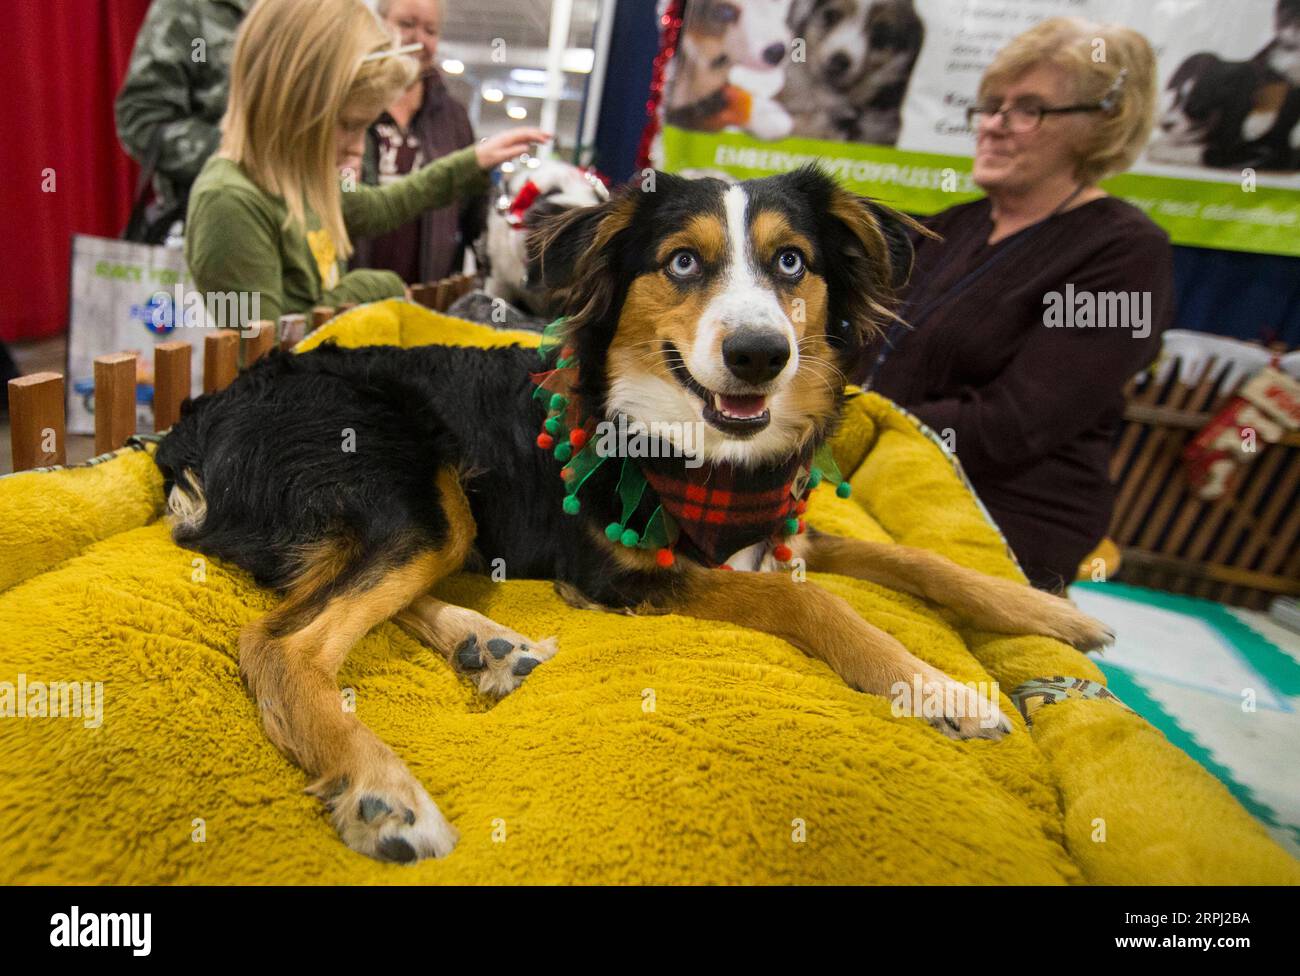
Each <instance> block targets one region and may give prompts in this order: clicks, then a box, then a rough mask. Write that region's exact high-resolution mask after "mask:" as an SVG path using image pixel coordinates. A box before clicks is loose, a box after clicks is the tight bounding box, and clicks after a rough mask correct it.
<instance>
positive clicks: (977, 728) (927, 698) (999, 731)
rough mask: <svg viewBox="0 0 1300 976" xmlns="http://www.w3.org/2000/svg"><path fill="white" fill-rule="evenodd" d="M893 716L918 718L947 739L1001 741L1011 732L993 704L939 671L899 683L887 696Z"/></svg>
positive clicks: (1005, 718) (970, 688)
mask: <svg viewBox="0 0 1300 976" xmlns="http://www.w3.org/2000/svg"><path fill="white" fill-rule="evenodd" d="M891 701H892V705H893V710H894V714H895V715H897V716H909V717H912V718H919V719H922V720H924V721H926V722H928V723H929V724H930V725H932V726H934V727H935V728H936V729H938V730H939V731H940V732H942V733H943V734H944V735H946V736H947V737H948V738H950V739H993V740H995V741H996V740H997V739H1001V738H1002V737H1003V736H1004V735H1009V734H1010V733H1011V730H1012V727H1011V721H1010V719H1008V718H1007V717H1006V716H1005V715H1003V714H1002V710H1001V709H1000V708H998V705H997V702H994V701H990V700H989V699H987V698H985V697H984V696H983V695H981V694H980V693H979V692H978V691H977V690H976V689H975V688H972V687H969V686H967V685H963V684H961V683H959V682H957V681H954V680H953V679H952V678H949V677H948V676H947V675H946V674H944V673H943V672H942V671H934V672H931V673H929V674H924V675H922V676H921V677H920V680H919V681H917V680H914V681H912V682H910V683H909V682H899V683H898V684H896V685H895V686H894V689H893V693H892V695H891Z"/></svg>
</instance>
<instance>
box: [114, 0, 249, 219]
mask: <svg viewBox="0 0 1300 976" xmlns="http://www.w3.org/2000/svg"><path fill="white" fill-rule="evenodd" d="M252 4H253V0H154V2H153V3H152V4H151V5H150V7H149V12H148V14H146V15H145V19H144V23H143V24H141V26H140V33H139V34H138V35H136V39H135V48H134V49H133V50H132V52H131V62H130V66H129V67H128V68H127V73H126V78H125V80H124V81H123V82H122V90H121V91H119V92H118V94H117V102H116V104H115V110H116V117H117V135H118V138H119V139H121V141H122V145H123V147H124V148H125V149H126V151H127V152H128V153H130V154H131V156H132V157H133V158H135V159H136V160H137V161H138V162H140V163H141V164H142V165H146V166H147V165H148V161H149V159H150V157H151V155H153V154H155V153H156V154H157V159H156V163H155V164H154V166H155V169H154V177H153V185H154V201H153V203H152V204H151V205H150V206H149V208H148V209H147V210H146V212H145V230H144V237H145V239H147V240H150V241H155V242H157V241H160V240H161V239H162V238H163V236H164V235H166V233H167V230H168V228H169V227H170V226H171V225H172V223H173V222H174V221H176V220H184V218H185V203H186V199H187V198H188V196H189V188H190V184H192V183H193V182H194V179H195V177H197V176H198V173H199V170H200V169H202V168H203V164H204V163H205V162H207V159H208V157H209V156H211V155H212V154H213V153H214V152H216V150H217V146H218V144H219V143H220V141H221V131H220V123H221V117H222V115H224V114H225V111H226V96H227V94H228V93H229V89H230V56H231V53H232V51H233V49H234V44H235V32H236V30H237V29H238V28H239V23H240V21H241V20H243V18H244V15H245V14H246V13H247V12H248V9H249V7H251V6H252Z"/></svg>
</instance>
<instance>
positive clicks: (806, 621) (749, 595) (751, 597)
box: [666, 567, 1011, 739]
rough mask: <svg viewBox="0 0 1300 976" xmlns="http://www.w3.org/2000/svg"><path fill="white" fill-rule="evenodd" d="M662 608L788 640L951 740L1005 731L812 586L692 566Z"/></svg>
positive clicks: (995, 718) (962, 691) (966, 691)
mask: <svg viewBox="0 0 1300 976" xmlns="http://www.w3.org/2000/svg"><path fill="white" fill-rule="evenodd" d="M666 609H670V610H671V611H672V612H674V613H681V614H686V615H687V616H691V617H700V618H703V619H706V620H721V621H726V622H727V623H733V624H739V625H741V626H743V627H752V628H753V629H755V630H761V631H764V632H765V633H768V634H772V635H774V636H776V637H780V638H782V639H784V640H786V641H789V642H790V643H791V644H793V645H794V646H795V647H797V648H799V649H800V650H801V651H803V652H804V653H806V654H808V655H810V656H812V657H815V658H818V659H820V660H822V661H825V662H826V663H827V664H828V665H830V667H831V669H832V670H834V671H835V673H836V674H838V675H839V676H840V677H841V678H843V679H844V681H845V682H846V683H847V684H848V685H849V686H850V687H852V688H856V689H857V690H859V691H864V692H868V693H870V694H874V695H882V696H884V697H886V698H889V699H890V700H891V701H894V702H895V703H897V704H899V705H900V707H902V708H903V709H904V711H905V712H906V713H907V714H910V715H914V716H916V717H918V718H924V719H926V720H927V721H928V722H930V724H931V725H933V726H935V727H936V728H937V729H939V731H941V732H943V733H944V734H945V735H947V736H949V737H951V738H957V739H969V738H976V737H978V738H987V739H998V738H1001V737H1002V735H1003V734H1004V733H1006V732H1010V731H1011V723H1010V722H1008V721H1007V719H1006V718H1005V717H1004V716H1003V715H1002V714H1001V713H1000V711H999V710H998V707H997V704H996V702H989V701H987V700H985V699H984V698H981V697H980V696H979V695H978V694H977V693H976V692H975V690H974V689H973V688H968V687H967V686H965V685H962V684H958V683H957V682H956V681H954V680H953V679H952V678H949V677H948V676H947V675H946V674H944V673H943V672H942V671H940V670H939V669H938V668H934V667H931V666H930V665H928V664H926V663H925V662H924V661H922V660H920V659H919V658H917V657H915V656H913V655H912V654H911V653H909V652H908V650H907V648H905V647H903V645H902V644H901V643H899V642H898V640H897V639H896V638H894V637H892V636H891V635H889V634H887V633H885V632H884V631H883V630H880V629H879V628H877V627H873V626H871V625H870V624H869V623H867V622H866V621H865V620H863V619H862V617H861V616H859V615H858V613H857V612H856V611H854V609H853V608H852V607H851V606H849V604H848V603H846V602H845V601H844V600H842V599H840V598H839V597H838V596H836V595H835V594H833V593H831V592H829V591H827V590H824V589H822V588H821V587H819V586H817V585H816V584H815V583H809V582H796V581H795V580H794V579H793V578H792V577H791V576H788V575H786V574H784V573H742V572H724V571H718V570H706V569H699V568H694V567H693V568H691V569H689V570H688V571H687V572H686V573H685V576H684V579H683V585H682V586H681V587H679V588H678V589H677V590H676V593H675V599H674V601H673V604H672V605H671V606H670V607H668V608H666ZM918 692H919V693H920V698H919V699H918V697H917V693H918Z"/></svg>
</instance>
